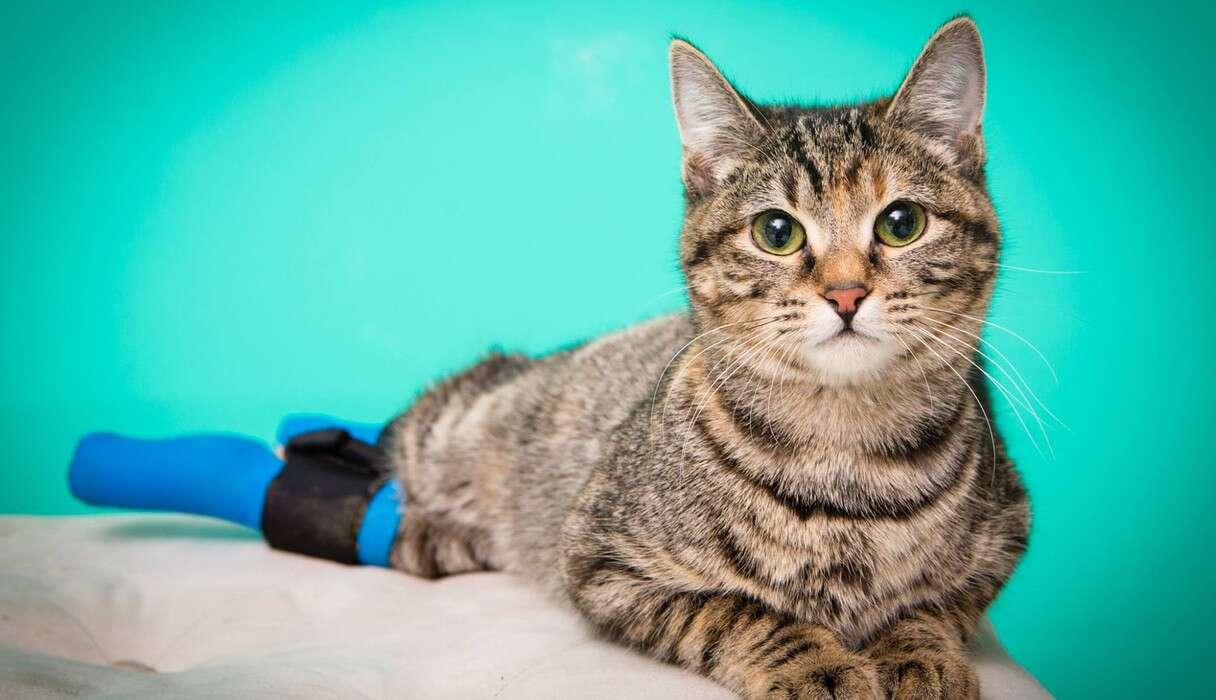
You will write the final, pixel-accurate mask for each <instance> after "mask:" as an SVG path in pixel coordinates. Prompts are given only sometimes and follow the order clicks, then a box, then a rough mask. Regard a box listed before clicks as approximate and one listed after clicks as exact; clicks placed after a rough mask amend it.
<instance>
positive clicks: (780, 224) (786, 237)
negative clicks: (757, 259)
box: [764, 216, 794, 248]
mask: <svg viewBox="0 0 1216 700" xmlns="http://www.w3.org/2000/svg"><path fill="white" fill-rule="evenodd" d="M793 230H794V227H793V226H791V225H790V220H789V219H787V218H785V217H784V216H773V217H770V218H769V220H768V222H767V223H765V224H764V240H766V241H768V244H769V245H771V246H772V247H774V248H784V247H785V244H786V243H789V242H790V236H792V235H793Z"/></svg>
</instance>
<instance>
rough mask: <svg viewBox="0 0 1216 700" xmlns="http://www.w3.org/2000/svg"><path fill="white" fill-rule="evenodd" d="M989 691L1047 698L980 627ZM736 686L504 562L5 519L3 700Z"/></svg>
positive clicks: (84, 521) (151, 518)
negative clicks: (605, 633)
mask: <svg viewBox="0 0 1216 700" xmlns="http://www.w3.org/2000/svg"><path fill="white" fill-rule="evenodd" d="M974 657H975V661H976V663H977V665H978V668H979V672H980V677H981V682H982V686H983V695H984V697H985V698H994V699H1004V698H1046V697H1049V696H1048V695H1047V693H1046V692H1045V691H1044V690H1043V689H1042V688H1041V687H1040V686H1039V685H1038V683H1036V682H1035V681H1034V679H1033V678H1031V677H1030V676H1029V675H1028V674H1027V673H1026V672H1025V671H1023V670H1022V669H1021V668H1020V667H1019V666H1018V665H1017V664H1016V663H1014V662H1013V661H1012V660H1011V659H1009V658H1008V657H1007V656H1006V655H1005V654H1004V652H1003V651H1002V650H1001V648H1000V646H999V644H998V643H997V642H996V640H995V638H994V637H993V636H992V633H991V631H990V629H989V628H987V627H986V626H985V629H984V630H983V633H982V634H980V635H979V637H978V639H977V643H976V645H975V652H974ZM269 696H273V697H301V698H424V699H425V698H497V699H500V700H508V699H511V698H519V699H522V698H529V699H531V698H571V697H578V698H705V699H707V700H712V699H713V698H729V697H731V695H730V694H729V693H728V692H726V691H725V690H723V689H722V688H720V687H718V686H717V685H715V684H714V683H712V682H710V681H708V680H705V679H703V678H700V677H698V676H696V675H693V674H691V673H687V672H684V671H682V670H680V669H678V668H676V667H673V666H669V665H665V664H661V663H657V662H654V661H651V660H649V659H646V658H644V657H642V656H640V655H638V654H635V653H633V652H631V651H629V650H627V649H624V648H621V647H619V646H616V645H614V644H611V643H608V642H605V641H602V640H599V639H597V638H596V637H595V636H594V635H593V634H591V632H590V630H589V629H588V628H587V626H586V625H584V623H583V622H582V621H581V620H580V619H579V617H578V616H577V614H576V613H574V612H573V611H572V610H571V609H569V608H568V607H566V606H565V605H563V604H562V603H560V602H557V601H553V600H551V599H549V598H547V597H545V596H544V595H542V594H540V593H539V592H537V591H536V590H534V589H533V588H531V587H530V586H529V585H528V584H527V583H526V582H524V581H522V580H519V579H518V578H516V577H513V576H509V575H506V574H497V573H483V574H469V575H463V576H453V577H450V578H445V579H441V580H438V581H426V580H422V579H418V578H414V577H411V576H407V575H404V574H401V573H398V572H394V571H389V570H384V569H379V568H372V567H350V566H343V565H340V564H335V563H331V562H327V561H321V560H317V559H310V558H307V557H302V556H298V555H293V554H287V553H282V552H277V551H272V550H270V549H268V548H267V547H266V545H265V544H264V543H263V542H262V541H261V540H260V539H259V538H257V537H256V536H255V535H253V534H252V533H250V532H248V531H246V530H244V529H242V528H239V527H237V526H233V525H229V524H226V523H221V522H218V521H213V520H208V519H203V518H195V517H189V516H177V515H119V516H100V517H61V518H39V517H3V518H0V697H3V698H74V697H121V698H166V697H174V698H249V697H269Z"/></svg>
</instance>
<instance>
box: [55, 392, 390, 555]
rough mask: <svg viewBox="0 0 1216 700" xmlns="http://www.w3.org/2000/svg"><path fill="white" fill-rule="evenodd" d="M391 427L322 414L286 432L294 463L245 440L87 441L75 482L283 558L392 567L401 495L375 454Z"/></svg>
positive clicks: (295, 422) (80, 489)
mask: <svg viewBox="0 0 1216 700" xmlns="http://www.w3.org/2000/svg"><path fill="white" fill-rule="evenodd" d="M381 428H382V426H379V425H371V424H356V423H347V422H344V421H339V420H336V419H333V418H328V417H326V416H319V415H293V416H288V417H287V418H285V419H284V420H283V422H282V423H281V424H280V425H279V429H278V431H277V436H278V439H279V440H280V441H281V442H282V443H283V444H284V445H285V450H284V452H285V456H286V461H284V460H281V459H280V458H279V457H278V456H277V455H276V454H275V453H274V452H273V451H271V449H270V448H269V446H268V445H266V444H264V443H262V442H261V441H259V440H255V439H253V438H249V437H245V436H241V435H228V434H205V435H190V436H185V437H178V438H169V439H162V440H138V439H133V438H125V437H122V436H119V435H115V434H112V433H92V434H90V435H86V436H85V437H84V438H83V439H81V441H80V442H79V444H78V445H77V446H76V452H75V454H74V456H73V458H72V464H71V467H70V469H69V473H68V480H69V484H70V486H71V490H72V493H73V495H75V496H76V497H77V498H79V499H80V500H82V501H84V502H85V503H89V504H92V505H98V506H110V507H118V508H138V509H145V510H163V511H174V512H180V513H193V514H196V515H206V516H211V517H214V518H220V519H222V520H228V521H230V522H234V523H238V524H241V525H244V526H246V527H250V528H254V529H257V530H259V531H261V532H262V533H263V536H264V537H266V539H267V541H268V542H269V543H270V544H271V546H274V547H276V548H279V549H286V550H289V551H294V552H299V553H303V554H310V555H313V556H320V557H324V558H327V559H333V560H335V561H342V562H347V563H360V564H371V565H376V566H388V564H389V552H390V550H391V549H392V544H393V539H394V537H395V536H396V533H397V526H398V524H399V522H400V520H401V506H402V502H403V498H402V493H401V490H400V487H399V485H398V483H397V481H396V480H394V479H391V478H390V477H389V475H388V474H387V473H386V471H385V462H384V459H383V455H382V454H381V453H380V452H379V450H378V449H377V448H376V447H374V443H375V440H376V438H377V437H378V435H379V433H380V430H381Z"/></svg>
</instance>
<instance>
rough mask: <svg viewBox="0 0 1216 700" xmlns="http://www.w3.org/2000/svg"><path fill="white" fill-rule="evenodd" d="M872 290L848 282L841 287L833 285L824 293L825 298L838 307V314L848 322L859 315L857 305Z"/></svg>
mask: <svg viewBox="0 0 1216 700" xmlns="http://www.w3.org/2000/svg"><path fill="white" fill-rule="evenodd" d="M869 291H870V290H868V289H866V288H865V287H863V286H862V285H860V284H858V283H856V282H847V283H845V284H841V285H832V286H831V287H829V288H828V291H826V292H824V293H823V298H825V299H827V300H828V301H830V302H832V305H833V306H835V307H836V313H838V314H840V315H841V316H842V317H844V319H845V320H846V321H848V320H849V319H851V318H852V317H853V314H855V313H857V305H858V304H860V303H861V300H862V299H864V298H865V296H866V294H867V293H868V292H869Z"/></svg>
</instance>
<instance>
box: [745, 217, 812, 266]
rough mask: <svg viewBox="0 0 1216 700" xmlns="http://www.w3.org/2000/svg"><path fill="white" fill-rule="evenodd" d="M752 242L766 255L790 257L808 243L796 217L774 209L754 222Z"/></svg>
mask: <svg viewBox="0 0 1216 700" xmlns="http://www.w3.org/2000/svg"><path fill="white" fill-rule="evenodd" d="M752 240H753V241H755V242H756V245H758V246H760V250H763V251H764V252H766V253H772V254H773V255H789V254H790V253H794V252H796V251H798V250H799V249H801V248H802V244H803V243H806V231H803V230H802V224H800V223H798V222H797V221H795V220H794V217H792V216H790V215H789V214H786V213H785V212H783V211H781V210H780V209H772V210H770V211H766V212H764V213H763V214H761V215H760V216H757V217H756V220H755V221H754V222H752Z"/></svg>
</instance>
